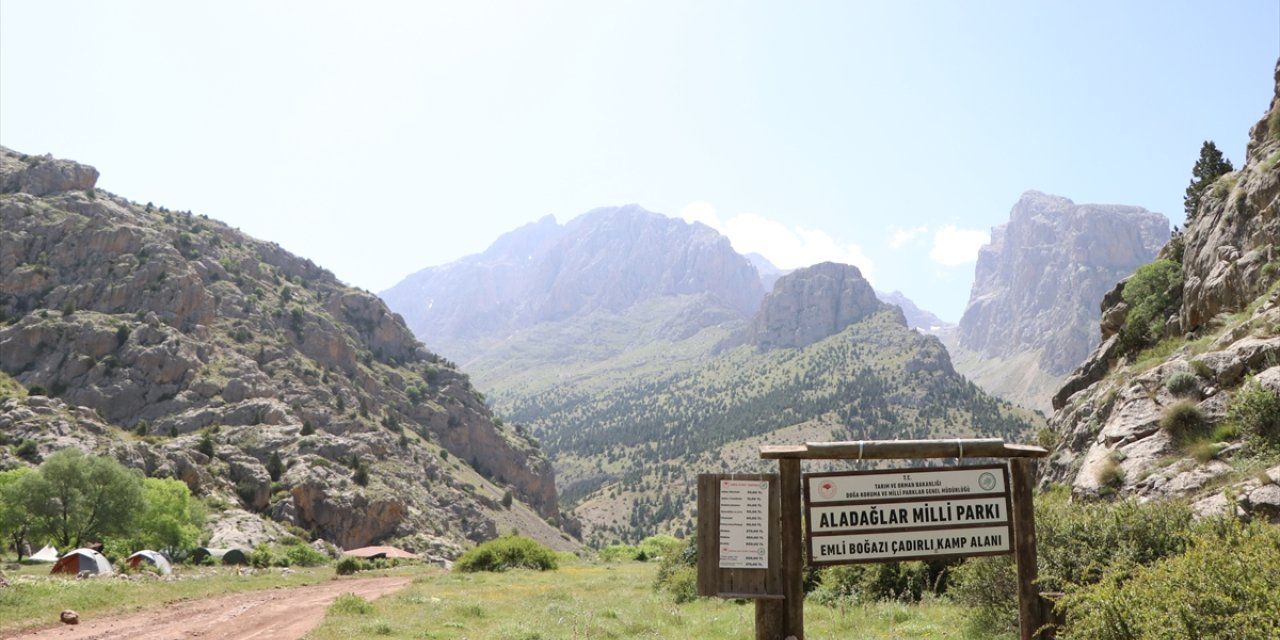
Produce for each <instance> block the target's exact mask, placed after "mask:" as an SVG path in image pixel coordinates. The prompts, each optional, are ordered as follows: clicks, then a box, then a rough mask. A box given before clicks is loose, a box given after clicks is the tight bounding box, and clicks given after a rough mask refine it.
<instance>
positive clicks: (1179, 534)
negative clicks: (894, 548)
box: [949, 488, 1213, 634]
mask: <svg viewBox="0 0 1280 640" xmlns="http://www.w3.org/2000/svg"><path fill="white" fill-rule="evenodd" d="M1193 516H1194V512H1193V511H1192V509H1191V507H1190V506H1189V505H1187V504H1186V503H1183V502H1180V501H1174V500H1152V501H1149V502H1145V503H1142V504H1139V503H1138V502H1136V501H1134V500H1122V501H1118V502H1114V503H1108V502H1082V501H1071V500H1070V495H1069V493H1068V492H1067V491H1066V490H1065V489H1064V488H1058V489H1055V490H1054V491H1050V492H1048V493H1045V494H1040V495H1038V496H1036V539H1037V540H1036V541H1037V545H1036V549H1037V554H1038V556H1039V587H1038V588H1039V590H1040V591H1066V592H1070V591H1071V590H1073V589H1075V588H1078V587H1080V586H1083V585H1089V584H1094V583H1097V582H1099V581H1100V580H1102V579H1103V577H1104V576H1108V575H1118V576H1127V575H1130V574H1131V573H1132V572H1133V571H1134V570H1135V569H1136V568H1139V567H1142V566H1144V565H1149V564H1152V563H1154V562H1156V561H1158V560H1161V559H1162V558H1166V557H1170V556H1174V555H1178V554H1181V553H1182V552H1183V551H1185V550H1186V548H1187V546H1188V545H1189V544H1190V543H1191V541H1192V539H1194V538H1195V536H1196V535H1197V532H1198V531H1202V530H1205V529H1207V528H1209V527H1211V526H1212V523H1213V521H1212V520H1210V521H1209V523H1210V524H1208V525H1197V524H1196V523H1195V520H1194V518H1193ZM956 574H957V575H956V585H955V586H954V587H953V588H952V589H950V590H949V593H950V594H951V595H952V597H954V598H955V599H956V600H958V601H959V602H961V603H963V604H966V605H967V606H969V607H970V608H971V610H972V612H973V614H972V615H973V618H972V620H973V623H974V625H975V628H981V629H982V630H983V631H984V632H986V633H988V634H990V633H995V632H1001V631H1003V632H1009V631H1016V629H1017V609H1018V605H1017V574H1016V572H1015V570H1014V567H1013V563H1012V561H1011V560H1010V559H1009V558H1008V557H1006V556H1001V557H999V558H994V559H986V558H969V559H968V560H967V561H966V562H965V564H964V565H963V566H961V567H959V568H957V569H956ZM977 625H986V626H985V627H977ZM998 625H1003V626H998Z"/></svg>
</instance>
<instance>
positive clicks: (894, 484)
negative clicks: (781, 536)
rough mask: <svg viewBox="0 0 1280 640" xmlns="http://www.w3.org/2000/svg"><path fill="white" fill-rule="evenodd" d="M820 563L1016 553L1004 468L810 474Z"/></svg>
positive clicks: (810, 520) (813, 550) (811, 520)
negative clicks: (1014, 550) (1014, 551)
mask: <svg viewBox="0 0 1280 640" xmlns="http://www.w3.org/2000/svg"><path fill="white" fill-rule="evenodd" d="M804 489H805V491H804V493H805V501H806V504H807V508H806V510H805V515H806V519H807V525H808V527H807V530H808V542H809V560H810V563H811V564H814V565H829V564H851V563H858V562H885V561H894V560H912V559H929V558H936V557H943V556H948V557H950V556H977V555H1000V554H1007V553H1012V552H1013V530H1012V524H1011V519H1010V507H1011V505H1010V499H1009V480H1008V477H1007V470H1006V467H1005V466H1004V465H983V466H970V467H942V468H931V469H920V468H910V469H889V470H876V471H860V472H843V473H840V472H837V473H815V474H807V475H806V476H805V477H804Z"/></svg>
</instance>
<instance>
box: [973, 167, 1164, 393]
mask: <svg viewBox="0 0 1280 640" xmlns="http://www.w3.org/2000/svg"><path fill="white" fill-rule="evenodd" d="M1168 240H1169V221H1168V219H1167V218H1165V217H1164V216H1162V215H1160V214H1158V213H1152V212H1150V211H1147V210H1146V209H1143V208H1141V207H1129V206H1121V205H1094V204H1083V205H1078V204H1076V203H1074V202H1072V201H1071V200H1068V199H1067V198H1062V197H1058V196H1051V195H1047V194H1043V193H1039V192H1037V191H1028V192H1026V193H1024V194H1023V195H1022V197H1021V198H1020V199H1019V200H1018V202H1017V203H1016V204H1014V206H1013V210H1012V211H1010V213H1009V222H1008V223H1007V224H1003V225H1000V226H998V227H995V228H994V229H992V230H991V242H990V244H988V245H987V246H985V247H983V248H982V249H981V250H980V251H979V253H978V264H977V268H976V272H975V278H974V283H973V291H972V293H971V294H970V297H969V305H968V307H967V308H966V309H965V313H964V317H962V318H961V320H960V328H959V335H960V343H961V345H963V346H964V347H965V348H967V349H970V350H973V351H977V352H980V353H984V354H986V355H988V356H992V357H1008V356H1011V355H1014V354H1017V353H1022V352H1034V351H1037V350H1040V351H1041V352H1042V355H1041V358H1040V366H1041V368H1043V369H1044V370H1045V371H1046V372H1048V373H1050V374H1053V375H1063V374H1066V373H1068V372H1070V371H1071V370H1072V369H1074V368H1075V367H1076V366H1077V365H1079V364H1080V363H1081V362H1083V361H1084V360H1085V358H1086V357H1087V356H1088V355H1089V351H1090V350H1091V349H1092V348H1093V346H1094V345H1096V344H1097V343H1098V339H1099V332H1098V318H1099V309H1098V301H1099V300H1101V299H1102V297H1103V294H1105V293H1106V292H1107V291H1108V290H1110V289H1111V288H1112V287H1113V286H1114V285H1115V283H1116V281H1118V280H1120V279H1122V278H1124V277H1126V276H1128V275H1129V274H1131V273H1133V272H1134V270H1135V269H1137V268H1138V267H1139V266H1141V265H1143V264H1146V263H1147V262H1150V261H1151V259H1152V258H1154V257H1155V255H1156V252H1157V251H1159V250H1160V247H1162V246H1164V244H1165V243H1166V242H1167V241H1168Z"/></svg>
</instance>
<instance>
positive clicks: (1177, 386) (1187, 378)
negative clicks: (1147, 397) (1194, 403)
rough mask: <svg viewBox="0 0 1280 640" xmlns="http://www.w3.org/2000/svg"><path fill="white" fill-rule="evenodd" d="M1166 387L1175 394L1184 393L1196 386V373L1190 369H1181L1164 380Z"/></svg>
mask: <svg viewBox="0 0 1280 640" xmlns="http://www.w3.org/2000/svg"><path fill="white" fill-rule="evenodd" d="M1164 388H1165V389H1168V390H1169V393H1172V394H1173V395H1175V396H1180V395H1183V394H1185V393H1187V392H1189V391H1191V390H1192V389H1195V388H1196V375H1195V374H1194V373H1191V372H1190V371H1179V372H1177V373H1175V374H1173V375H1171V376H1169V378H1168V379H1166V380H1165V381H1164Z"/></svg>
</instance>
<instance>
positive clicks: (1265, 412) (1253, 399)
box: [1227, 377, 1280, 443]
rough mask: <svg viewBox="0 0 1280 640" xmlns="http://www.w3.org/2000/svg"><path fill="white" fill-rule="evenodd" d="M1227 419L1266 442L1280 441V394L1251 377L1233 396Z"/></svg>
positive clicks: (1253, 436)
mask: <svg viewBox="0 0 1280 640" xmlns="http://www.w3.org/2000/svg"><path fill="white" fill-rule="evenodd" d="M1227 420H1229V421H1231V422H1233V423H1235V424H1237V425H1239V426H1240V429H1241V430H1243V431H1244V432H1245V433H1246V434H1248V435H1249V436H1250V437H1252V438H1258V439H1259V440H1261V441H1262V442H1264V443H1277V442H1280V394H1277V393H1276V392H1274V391H1272V390H1270V389H1267V388H1266V387H1264V386H1262V385H1261V384H1259V383H1258V381H1257V380H1255V379H1254V378H1253V377H1250V378H1249V379H1248V380H1246V381H1245V383H1244V384H1243V385H1241V386H1240V389H1239V390H1238V391H1236V395H1235V397H1233V398H1231V404H1230V405H1229V406H1228V407H1227Z"/></svg>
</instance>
